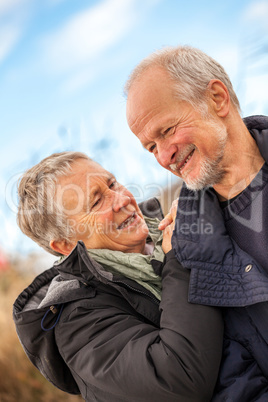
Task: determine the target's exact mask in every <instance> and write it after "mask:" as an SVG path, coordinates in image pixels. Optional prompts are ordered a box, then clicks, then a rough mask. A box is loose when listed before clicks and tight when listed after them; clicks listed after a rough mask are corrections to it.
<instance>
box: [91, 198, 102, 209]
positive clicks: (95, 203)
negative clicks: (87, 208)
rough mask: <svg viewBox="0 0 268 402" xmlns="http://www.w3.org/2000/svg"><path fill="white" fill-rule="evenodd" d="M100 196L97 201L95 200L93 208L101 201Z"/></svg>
mask: <svg viewBox="0 0 268 402" xmlns="http://www.w3.org/2000/svg"><path fill="white" fill-rule="evenodd" d="M100 200H101V199H100V198H98V199H97V200H96V201H95V202H94V204H93V205H92V208H94V207H96V206H97V205H98V204H99V203H100Z"/></svg>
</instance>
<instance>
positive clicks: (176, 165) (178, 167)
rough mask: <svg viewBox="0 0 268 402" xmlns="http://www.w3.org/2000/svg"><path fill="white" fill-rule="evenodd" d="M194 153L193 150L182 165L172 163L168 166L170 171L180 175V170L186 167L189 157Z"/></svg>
mask: <svg viewBox="0 0 268 402" xmlns="http://www.w3.org/2000/svg"><path fill="white" fill-rule="evenodd" d="M194 151H195V148H194V149H193V150H192V151H191V152H190V153H189V155H188V156H187V157H186V159H185V160H184V161H183V162H182V163H180V162H179V163H178V162H177V163H172V164H171V165H169V167H170V169H171V170H173V171H178V172H179V173H181V172H182V170H183V169H184V167H185V166H186V165H187V163H188V162H189V160H190V159H191V157H192V156H193V153H194Z"/></svg>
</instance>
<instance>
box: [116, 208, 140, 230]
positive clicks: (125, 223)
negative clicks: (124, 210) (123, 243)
mask: <svg viewBox="0 0 268 402" xmlns="http://www.w3.org/2000/svg"><path fill="white" fill-rule="evenodd" d="M136 217H137V214H136V212H133V214H132V215H130V216H129V217H128V218H127V219H126V220H125V221H124V222H123V223H121V225H119V226H118V228H117V229H124V228H125V227H127V226H129V225H131V223H132V222H134V221H135V219H136Z"/></svg>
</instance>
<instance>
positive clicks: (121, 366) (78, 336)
mask: <svg viewBox="0 0 268 402" xmlns="http://www.w3.org/2000/svg"><path fill="white" fill-rule="evenodd" d="M162 285H163V289H162V300H161V303H160V310H161V318H160V327H156V326H155V325H153V324H151V323H150V322H149V321H147V320H145V319H144V317H142V316H141V315H139V314H137V313H136V311H135V310H134V309H133V308H132V307H131V306H130V305H129V304H128V303H127V302H126V301H125V300H124V299H123V298H122V297H120V295H118V296H116V295H114V294H108V293H107V292H97V295H96V297H95V298H92V299H87V300H82V301H79V302H77V303H72V304H71V305H69V306H68V307H67V308H65V309H64V313H63V316H62V319H61V320H60V323H59V324H58V326H57V327H56V340H57V344H58V347H59V350H60V353H61V354H62V356H63V358H64V360H65V361H66V363H67V365H68V366H69V368H70V369H71V371H72V373H73V375H74V377H75V379H76V381H77V382H78V384H79V386H80V389H81V390H82V394H83V396H84V398H85V399H86V400H90V401H103V402H107V401H109V402H113V401H114V402H120V401H128V402H134V401H135V402H137V401H144V402H145V401H146V402H148V401H154V402H158V401H159V402H175V401H180V402H186V401H187V402H190V401H192V402H199V401H200V402H201V401H204V402H208V401H209V400H210V398H211V395H212V393H213V389H214V386H215V382H216V378H217V373H218V368H219V364H220V358H221V351H222V332H223V324H222V317H221V313H220V312H219V310H218V309H216V308H214V307H207V306H200V305H193V304H190V303H188V301H187V293H188V286H189V271H188V270H185V269H184V268H182V266H181V265H180V264H179V263H178V262H177V260H176V258H175V255H174V253H173V251H170V252H169V253H168V254H167V256H166V263H165V265H164V268H163V272H162Z"/></svg>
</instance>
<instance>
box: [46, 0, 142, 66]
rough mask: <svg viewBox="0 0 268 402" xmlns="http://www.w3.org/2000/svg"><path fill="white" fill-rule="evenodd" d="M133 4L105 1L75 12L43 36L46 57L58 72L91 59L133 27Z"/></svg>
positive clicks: (129, 0) (128, 1) (124, 1)
mask: <svg viewBox="0 0 268 402" xmlns="http://www.w3.org/2000/svg"><path fill="white" fill-rule="evenodd" d="M134 5H135V1H134V0H105V1H102V2H101V3H97V5H96V6H94V7H91V8H89V9H87V10H85V11H83V12H80V13H79V14H76V15H75V16H73V17H72V18H71V19H70V20H69V21H68V22H67V23H65V25H63V26H62V27H61V28H60V29H59V30H58V31H55V32H54V33H51V34H49V36H47V37H46V38H45V39H43V41H42V42H43V54H44V58H43V60H46V61H47V62H48V63H49V64H50V69H52V70H54V71H58V72H60V71H65V70H69V69H72V68H74V67H77V66H79V65H81V64H84V63H88V62H89V61H92V60H93V59H95V58H96V57H97V56H98V55H100V54H101V53H102V52H103V51H105V50H107V49H108V48H109V47H110V46H112V45H113V44H115V43H116V42H117V41H119V40H120V39H121V38H123V37H124V35H125V34H126V33H127V32H128V31H129V29H130V28H131V27H132V26H133V23H134V21H135V9H134Z"/></svg>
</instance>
